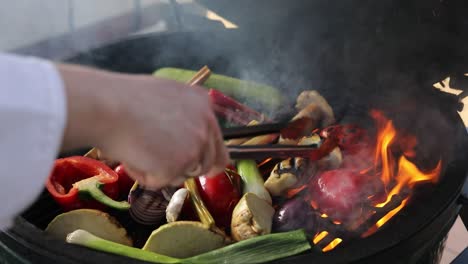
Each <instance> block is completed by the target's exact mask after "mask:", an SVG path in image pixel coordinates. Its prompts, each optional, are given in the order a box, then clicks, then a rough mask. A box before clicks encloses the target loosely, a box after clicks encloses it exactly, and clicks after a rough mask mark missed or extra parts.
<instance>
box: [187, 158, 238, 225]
mask: <svg viewBox="0 0 468 264" xmlns="http://www.w3.org/2000/svg"><path fill="white" fill-rule="evenodd" d="M195 183H196V185H197V188H198V192H199V194H200V197H201V199H202V200H203V202H204V203H205V205H206V207H207V209H208V211H209V212H210V213H211V215H212V216H213V218H214V220H215V222H216V225H217V226H218V227H219V228H222V229H226V228H228V227H229V226H230V225H231V216H232V211H233V210H234V207H235V206H236V205H237V203H238V202H239V200H240V198H241V195H242V191H241V188H240V184H241V177H240V176H239V175H238V174H237V172H236V171H235V169H234V168H233V167H231V166H229V167H227V168H226V169H225V171H223V172H221V173H219V174H217V175H215V176H212V177H207V176H200V177H197V178H195Z"/></svg>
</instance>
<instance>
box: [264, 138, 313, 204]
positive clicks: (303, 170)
mask: <svg viewBox="0 0 468 264" xmlns="http://www.w3.org/2000/svg"><path fill="white" fill-rule="evenodd" d="M320 143H321V139H320V137H319V136H318V135H317V134H313V135H312V136H309V137H304V138H301V139H300V140H299V143H298V145H304V146H305V145H309V146H311V145H317V146H320ZM315 172H316V164H315V163H312V162H307V160H305V159H303V158H289V159H287V160H283V161H281V162H280V163H278V164H277V165H276V166H275V167H274V168H273V170H272V171H271V173H270V176H269V177H268V179H267V180H266V181H265V188H266V189H267V190H268V191H269V192H270V193H271V195H273V196H280V195H283V194H284V193H285V192H286V191H287V190H288V189H290V188H293V187H294V185H296V184H297V183H298V182H299V181H305V180H307V179H305V177H307V178H309V177H311V176H313V175H315Z"/></svg>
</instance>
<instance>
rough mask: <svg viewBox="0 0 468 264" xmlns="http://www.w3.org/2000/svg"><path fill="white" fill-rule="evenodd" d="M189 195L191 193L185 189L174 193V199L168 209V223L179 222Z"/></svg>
mask: <svg viewBox="0 0 468 264" xmlns="http://www.w3.org/2000/svg"><path fill="white" fill-rule="evenodd" d="M188 195H189V192H188V190H187V189H185V188H180V189H179V190H177V191H176V192H175V193H174V195H172V198H171V200H170V201H169V204H168V205H167V207H166V220H167V222H168V223H171V222H175V221H177V218H178V217H179V215H180V213H181V212H182V208H183V207H184V203H185V200H186V199H187V197H188Z"/></svg>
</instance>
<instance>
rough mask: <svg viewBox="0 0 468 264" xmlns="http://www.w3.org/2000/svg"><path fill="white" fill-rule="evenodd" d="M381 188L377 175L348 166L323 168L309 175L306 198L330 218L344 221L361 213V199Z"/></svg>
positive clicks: (365, 198)
mask: <svg viewBox="0 0 468 264" xmlns="http://www.w3.org/2000/svg"><path fill="white" fill-rule="evenodd" d="M383 190H384V188H383V183H382V182H381V180H380V179H379V178H376V177H372V176H371V177H369V176H368V175H366V174H364V173H361V172H359V171H356V170H351V169H338V170H330V171H325V172H322V173H320V174H319V175H317V177H314V178H312V179H311V181H310V183H309V195H310V199H311V200H313V201H315V202H316V204H317V206H318V208H316V209H318V210H319V211H320V212H321V213H325V214H327V215H328V216H329V217H330V218H331V219H333V220H337V221H341V222H348V221H352V220H353V219H356V218H358V217H359V216H360V215H361V211H362V209H363V206H366V205H365V202H364V201H368V199H367V198H368V197H371V196H374V195H375V194H379V193H381V192H382V191H383Z"/></svg>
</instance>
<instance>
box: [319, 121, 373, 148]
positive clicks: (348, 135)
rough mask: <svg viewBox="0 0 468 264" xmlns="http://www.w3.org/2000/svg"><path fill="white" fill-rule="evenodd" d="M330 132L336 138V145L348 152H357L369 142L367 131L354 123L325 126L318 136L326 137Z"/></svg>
mask: <svg viewBox="0 0 468 264" xmlns="http://www.w3.org/2000/svg"><path fill="white" fill-rule="evenodd" d="M332 133H333V134H334V135H335V136H336V137H337V138H338V146H339V147H340V148H341V149H342V150H343V151H347V152H348V153H356V152H359V151H360V150H361V149H362V148H363V147H365V146H367V145H369V144H370V139H369V135H368V133H367V131H366V130H365V129H364V128H362V127H359V126H358V125H355V124H346V125H334V126H329V127H326V128H324V129H323V130H322V131H321V132H320V136H321V137H324V138H327V137H328V136H329V135H330V134H332Z"/></svg>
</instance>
